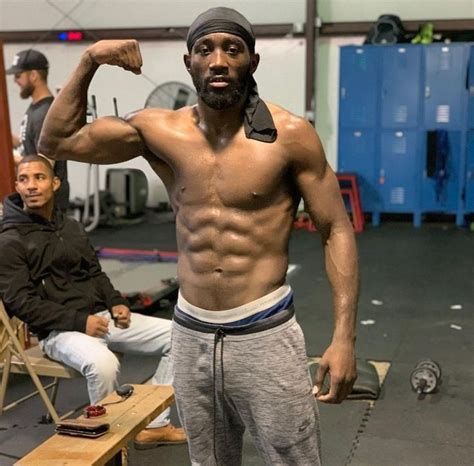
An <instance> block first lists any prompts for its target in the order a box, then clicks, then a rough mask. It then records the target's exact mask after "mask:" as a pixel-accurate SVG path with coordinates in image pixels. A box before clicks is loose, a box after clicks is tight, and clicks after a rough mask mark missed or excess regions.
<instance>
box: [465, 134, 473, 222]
mask: <svg viewBox="0 0 474 466" xmlns="http://www.w3.org/2000/svg"><path fill="white" fill-rule="evenodd" d="M464 195H465V200H464V209H465V211H466V213H472V212H474V130H471V131H469V132H468V133H467V157H466V190H465V194H464Z"/></svg>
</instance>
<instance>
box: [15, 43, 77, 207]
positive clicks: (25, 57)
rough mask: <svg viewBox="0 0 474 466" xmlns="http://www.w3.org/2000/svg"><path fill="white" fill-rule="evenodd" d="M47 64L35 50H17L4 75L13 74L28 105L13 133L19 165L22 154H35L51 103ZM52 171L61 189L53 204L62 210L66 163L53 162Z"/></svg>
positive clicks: (66, 194)
mask: <svg viewBox="0 0 474 466" xmlns="http://www.w3.org/2000/svg"><path fill="white" fill-rule="evenodd" d="M48 70H49V63H48V60H47V58H46V57H45V56H44V55H43V54H42V53H41V52H39V51H38V50H34V49H28V50H22V51H21V52H18V53H17V54H16V55H15V57H14V59H13V63H12V66H11V67H10V68H9V69H8V70H7V74H12V75H14V79H15V83H16V84H18V86H19V87H20V97H21V98H22V99H29V98H30V97H31V104H30V106H29V107H28V109H27V111H26V113H25V116H24V117H23V120H22V122H21V127H20V134H19V135H15V134H14V135H12V140H13V147H15V148H17V150H18V152H19V154H16V155H15V162H16V163H17V164H18V163H19V161H20V160H21V158H22V157H23V156H25V155H33V154H37V153H38V150H37V147H36V145H37V143H38V139H39V135H40V132H41V128H42V126H43V121H44V118H45V117H46V113H47V112H48V110H49V107H50V106H51V104H52V103H53V99H54V97H53V95H52V93H51V91H50V89H49V87H48ZM54 173H55V174H56V175H57V176H58V177H59V179H60V180H61V188H60V189H59V191H58V193H57V194H56V205H57V206H58V207H59V208H60V209H61V210H63V211H65V210H66V209H67V206H68V202H69V184H68V182H67V162H66V161H65V160H61V161H58V162H56V163H55V165H54Z"/></svg>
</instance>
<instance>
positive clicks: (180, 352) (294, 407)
mask: <svg viewBox="0 0 474 466" xmlns="http://www.w3.org/2000/svg"><path fill="white" fill-rule="evenodd" d="M214 338H215V337H214V334H212V333H202V332H198V331H195V330H191V329H188V328H185V327H183V326H181V325H179V324H178V323H176V322H173V329H172V345H171V348H172V349H171V354H172V361H173V367H174V382H173V386H174V388H175V395H176V404H177V408H178V414H179V417H180V420H181V423H182V425H183V427H184V429H185V431H186V434H187V436H188V446H189V454H190V457H191V461H192V464H193V465H194V466H198V465H200V466H214V465H219V466H234V465H240V464H241V460H242V437H243V433H244V431H245V429H246V428H247V429H248V430H249V432H250V434H251V435H252V438H253V441H254V444H255V446H256V448H257V449H258V451H259V452H260V454H261V455H262V457H263V459H264V461H265V464H267V465H272V466H274V465H285V466H286V465H301V466H318V465H320V464H321V460H320V457H321V456H320V435H319V414H318V410H317V406H316V401H315V398H314V395H313V394H312V384H311V381H310V378H309V373H308V366H307V360H306V348H305V344H304V338H303V332H302V330H301V328H300V326H299V324H298V323H297V322H296V320H295V318H294V317H293V318H291V319H290V320H288V321H287V322H285V323H283V324H281V325H279V326H277V327H274V328H272V329H269V330H264V331H261V332H258V333H252V334H249V335H226V336H225V337H224V339H223V347H222V340H221V341H219V342H218V343H217V346H216V357H215V362H214V357H213V356H214ZM221 357H222V361H223V364H222V365H221ZM214 363H215V381H214V367H213V366H214ZM222 374H223V376H224V377H223V380H222ZM222 388H223V390H222ZM214 390H216V393H215V396H214Z"/></svg>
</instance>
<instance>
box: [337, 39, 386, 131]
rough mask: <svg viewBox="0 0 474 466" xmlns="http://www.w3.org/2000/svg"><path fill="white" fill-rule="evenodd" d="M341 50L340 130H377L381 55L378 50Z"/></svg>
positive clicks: (370, 48)
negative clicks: (371, 128)
mask: <svg viewBox="0 0 474 466" xmlns="http://www.w3.org/2000/svg"><path fill="white" fill-rule="evenodd" d="M340 50H341V60H340V73H339V76H340V83H339V86H340V98H339V122H340V126H341V127H344V128H348V127H352V128H368V127H373V126H375V123H376V119H375V118H376V111H377V90H376V89H377V66H378V63H377V62H378V51H377V49H376V47H374V46H364V47H353V46H349V47H341V49H340Z"/></svg>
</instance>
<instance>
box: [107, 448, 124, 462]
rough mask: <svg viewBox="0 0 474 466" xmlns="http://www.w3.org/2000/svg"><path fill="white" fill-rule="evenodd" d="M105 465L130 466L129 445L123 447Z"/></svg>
mask: <svg viewBox="0 0 474 466" xmlns="http://www.w3.org/2000/svg"><path fill="white" fill-rule="evenodd" d="M105 466H128V447H123V448H122V449H121V450H120V451H119V452H118V453H117V454H116V455H115V456H114V457H113V458H112V459H110V460H109V461H107V463H105Z"/></svg>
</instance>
